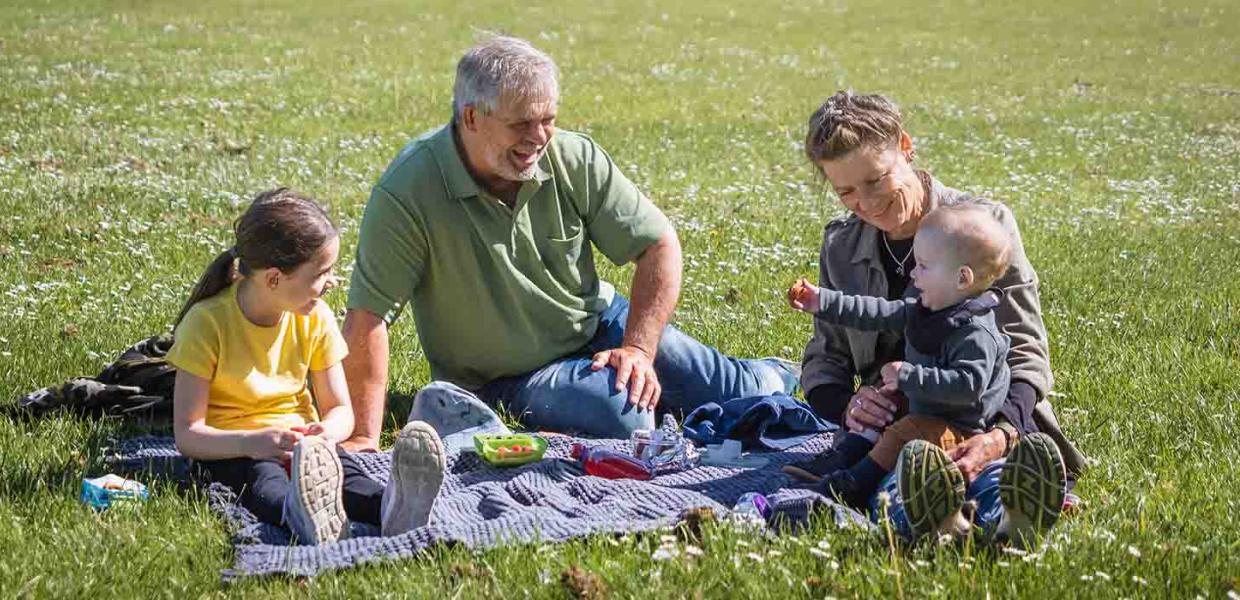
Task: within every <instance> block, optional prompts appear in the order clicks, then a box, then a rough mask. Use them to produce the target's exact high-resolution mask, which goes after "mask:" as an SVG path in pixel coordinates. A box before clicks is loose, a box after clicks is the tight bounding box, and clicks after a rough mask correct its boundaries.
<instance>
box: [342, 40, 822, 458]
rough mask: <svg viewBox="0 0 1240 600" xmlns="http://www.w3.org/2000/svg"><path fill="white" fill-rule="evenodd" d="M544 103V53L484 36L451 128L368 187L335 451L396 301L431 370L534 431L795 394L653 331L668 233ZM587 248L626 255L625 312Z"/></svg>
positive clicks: (551, 68)
mask: <svg viewBox="0 0 1240 600" xmlns="http://www.w3.org/2000/svg"><path fill="white" fill-rule="evenodd" d="M558 99H559V83H558V81H557V72H556V67H555V64H554V63H553V62H552V61H551V59H550V58H549V57H548V56H547V55H546V54H544V53H542V52H540V51H539V50H537V49H535V48H534V47H532V46H531V45H530V44H528V43H527V42H525V41H523V40H519V39H515V38H510V37H494V38H491V39H489V40H488V41H486V42H484V43H482V44H480V45H478V46H476V47H474V48H472V49H470V50H469V51H468V52H467V53H466V54H465V56H464V57H463V58H462V59H461V60H460V63H459V64H458V65H457V75H456V85H455V89H454V98H453V118H452V121H451V122H450V123H449V124H447V125H445V126H443V127H442V128H440V129H438V130H435V131H433V132H431V133H429V134H427V135H425V136H423V137H420V138H418V139H416V140H414V141H412V142H411V143H409V144H408V145H407V146H406V147H405V148H404V150H402V151H401V153H400V155H399V156H397V158H396V160H394V161H393V162H392V164H391V165H389V166H388V168H387V170H386V171H385V172H384V173H383V175H382V176H381V177H380V179H379V182H378V183H377V184H376V185H375V187H374V190H373V192H372V194H371V197H370V201H369V202H368V203H367V205H366V212H365V217H364V219H363V221H362V228H361V232H360V236H359V242H358V249H357V264H356V266H355V268H354V271H353V275H352V283H351V286H350V289H349V301H348V308H349V310H348V315H347V317H346V318H345V325H344V334H345V339H346V340H347V341H348V344H349V349H350V354H349V358H348V359H347V360H346V361H345V370H346V373H347V375H348V379H349V391H350V392H351V394H352V398H353V403H354V410H355V412H356V415H357V425H356V429H355V431H354V434H353V437H352V439H350V440H349V441H348V442H346V446H347V447H350V448H351V449H353V450H366V449H373V448H375V447H376V442H377V440H378V437H379V433H380V430H381V427H382V414H383V406H384V400H385V386H386V381H387V373H388V361H389V358H390V357H389V352H388V327H389V326H390V325H392V323H393V322H394V321H395V320H396V318H397V317H398V316H399V315H400V313H401V311H402V309H403V308H404V307H405V305H406V304H409V305H411V306H412V309H413V316H414V320H415V321H416V324H417V331H418V337H419V339H420V341H421V343H422V348H423V349H424V350H425V352H426V357H427V360H428V361H429V362H430V366H431V375H432V377H433V378H434V379H436V380H438V382H451V383H452V384H455V385H454V386H450V387H451V389H453V390H460V389H461V388H463V389H464V390H467V391H468V393H471V394H476V395H477V396H478V397H479V398H481V399H482V400H483V401H484V402H486V403H487V404H489V405H491V406H496V407H502V408H503V409H504V410H506V411H508V412H509V413H510V414H514V415H516V416H518V417H519V418H520V419H521V420H522V421H523V422H524V423H525V424H526V425H527V426H530V427H534V428H540V429H551V430H558V431H575V432H582V433H587V434H593V435H599V436H609V437H619V436H626V435H627V434H628V433H629V432H631V431H633V430H634V429H639V428H649V427H652V426H653V425H654V415H653V413H654V409H655V408H656V407H664V408H668V409H672V410H675V411H687V410H691V409H692V408H695V407H696V406H698V405H700V404H702V403H705V402H710V401H723V400H727V399H730V398H735V397H741V396H749V395H757V394H767V393H772V392H776V391H786V392H791V391H792V390H793V389H794V388H795V387H796V385H797V377H798V375H799V373H798V371H799V369H797V368H795V367H791V366H789V364H787V363H785V362H783V361H778V360H773V359H760V360H742V359H735V358H730V357H727V356H724V355H723V354H721V353H719V352H718V351H716V350H714V349H712V348H709V347H707V346H705V345H703V344H701V343H699V342H697V341H695V340H693V339H692V338H690V337H688V336H686V335H685V334H684V333H681V332H680V331H678V330H676V329H675V328H673V327H670V326H667V325H666V323H667V320H668V317H669V316H670V315H671V313H672V309H673V308H674V307H675V305H676V299H677V296H678V295H679V293H680V277H681V272H680V271H681V256H680V242H679V241H678V239H677V237H676V232H675V231H674V230H673V229H672V226H671V224H670V223H669V222H668V220H667V218H666V217H665V216H664V215H663V213H662V212H660V211H659V209H658V208H657V207H656V206H655V205H654V204H653V203H651V202H650V200H648V199H647V198H646V197H645V196H644V195H642V193H641V192H640V191H638V189H637V188H636V187H635V186H634V185H633V183H632V182H630V181H629V180H628V179H627V178H626V177H625V176H624V174H623V173H621V172H620V170H619V169H618V168H617V167H616V165H615V164H614V163H613V162H612V161H611V158H609V157H608V156H607V153H605V152H604V151H603V149H602V148H600V147H599V146H598V144H596V143H595V142H594V141H593V140H591V139H590V138H589V137H587V136H585V135H582V134H578V133H571V132H567V131H560V132H558V133H557V131H556V126H555V125H556V109H557V101H558ZM591 246H593V247H594V248H597V249H598V250H599V251H600V252H601V253H602V254H603V255H604V256H606V257H607V259H608V260H610V261H612V262H613V263H615V264H617V265H622V264H626V263H629V262H635V263H636V271H635V273H634V275H633V281H632V286H631V290H632V291H631V295H632V304H631V305H630V303H629V301H628V300H626V299H625V298H624V297H622V296H620V295H619V294H617V293H616V291H615V289H614V288H613V287H612V286H611V285H610V284H608V283H607V282H604V281H601V280H600V279H599V277H598V274H597V272H596V270H595V266H594V255H593V252H592V248H591ZM438 382H437V383H434V384H432V386H439V385H446V384H443V383H438ZM457 386H459V387H457Z"/></svg>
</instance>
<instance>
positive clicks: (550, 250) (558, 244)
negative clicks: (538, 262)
mask: <svg viewBox="0 0 1240 600" xmlns="http://www.w3.org/2000/svg"><path fill="white" fill-rule="evenodd" d="M564 233H565V234H567V235H568V237H564V238H561V237H558V235H552V236H548V237H545V238H543V239H542V244H543V247H542V248H539V253H540V254H541V255H542V262H543V266H545V267H546V268H547V273H548V274H549V275H550V276H551V278H552V279H555V280H556V281H557V282H559V284H560V285H562V286H564V289H566V290H568V291H569V292H570V293H572V294H573V295H580V294H581V293H582V290H583V287H584V283H585V282H584V280H583V278H582V275H581V273H582V264H581V262H582V254H583V253H584V251H585V248H584V247H585V244H586V232H585V227H582V226H581V225H580V224H579V225H578V226H577V227H576V228H570V229H568V230H567V231H565V232H564Z"/></svg>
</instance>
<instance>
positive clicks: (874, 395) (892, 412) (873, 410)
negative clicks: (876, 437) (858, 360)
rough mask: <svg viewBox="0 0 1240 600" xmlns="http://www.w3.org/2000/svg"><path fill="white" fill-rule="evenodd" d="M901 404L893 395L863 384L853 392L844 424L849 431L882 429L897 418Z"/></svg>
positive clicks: (845, 412) (845, 413)
mask: <svg viewBox="0 0 1240 600" xmlns="http://www.w3.org/2000/svg"><path fill="white" fill-rule="evenodd" d="M899 406H900V405H899V403H898V402H897V401H896V399H895V398H894V397H892V395H890V394H884V393H883V392H880V391H878V390H876V389H874V388H873V387H871V386H868V385H863V386H861V389H859V390H857V393H856V394H853V397H852V400H849V401H848V408H847V409H846V410H845V411H844V425H845V426H847V427H848V429H849V431H863V430H866V429H874V430H882V429H883V428H885V427H887V426H888V425H890V424H891V421H892V420H893V419H895V416H896V410H897V409H898V408H899Z"/></svg>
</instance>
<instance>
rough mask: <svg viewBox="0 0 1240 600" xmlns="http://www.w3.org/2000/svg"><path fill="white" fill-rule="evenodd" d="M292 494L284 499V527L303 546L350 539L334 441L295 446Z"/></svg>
mask: <svg viewBox="0 0 1240 600" xmlns="http://www.w3.org/2000/svg"><path fill="white" fill-rule="evenodd" d="M289 476H290V477H289V492H288V494H287V495H285V496H284V524H285V525H287V526H288V528H289V529H290V530H291V531H292V532H293V538H294V539H295V540H296V541H297V542H298V543H301V544H307V545H318V544H322V543H325V542H336V541H339V540H343V539H345V538H347V537H349V520H348V517H347V516H346V515H345V512H344V501H343V499H342V491H341V490H342V486H343V485H344V471H343V470H342V469H341V467H340V457H338V456H336V447H335V446H334V445H332V443H331V442H328V441H327V440H325V439H323V438H321V437H318V436H310V437H306V438H303V439H302V440H301V441H300V442H298V443H297V445H296V446H294V447H293V462H292V465H291V469H290V473H289Z"/></svg>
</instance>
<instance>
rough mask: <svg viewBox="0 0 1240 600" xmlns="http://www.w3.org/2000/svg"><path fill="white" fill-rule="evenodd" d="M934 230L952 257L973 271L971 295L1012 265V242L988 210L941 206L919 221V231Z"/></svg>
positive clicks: (953, 205)
mask: <svg viewBox="0 0 1240 600" xmlns="http://www.w3.org/2000/svg"><path fill="white" fill-rule="evenodd" d="M923 227H933V228H934V229H937V230H939V231H940V232H942V233H943V234H944V235H945V236H946V238H947V240H948V243H949V244H950V245H951V251H952V255H953V256H954V257H955V258H956V259H957V260H959V261H960V263H961V264H962V265H967V266H968V267H969V268H971V269H973V276H974V277H975V279H976V283H975V284H974V289H973V291H974V292H979V291H981V290H984V289H986V288H988V287H990V286H991V284H993V283H994V282H995V280H997V279H999V278H1000V277H1002V276H1003V274H1004V273H1005V272H1006V271H1007V269H1008V265H1009V264H1011V262H1012V242H1011V239H1010V237H1009V236H1008V233H1007V231H1006V230H1005V229H1004V228H1003V225H1001V224H1000V223H999V220H998V219H996V218H995V216H994V214H992V213H991V212H990V209H989V208H987V207H986V206H983V205H981V204H973V203H961V204H950V205H940V206H939V207H937V208H935V209H934V210H932V211H930V213H929V214H927V215H926V216H925V217H923V218H922V220H921V225H920V226H919V229H920V228H923Z"/></svg>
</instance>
